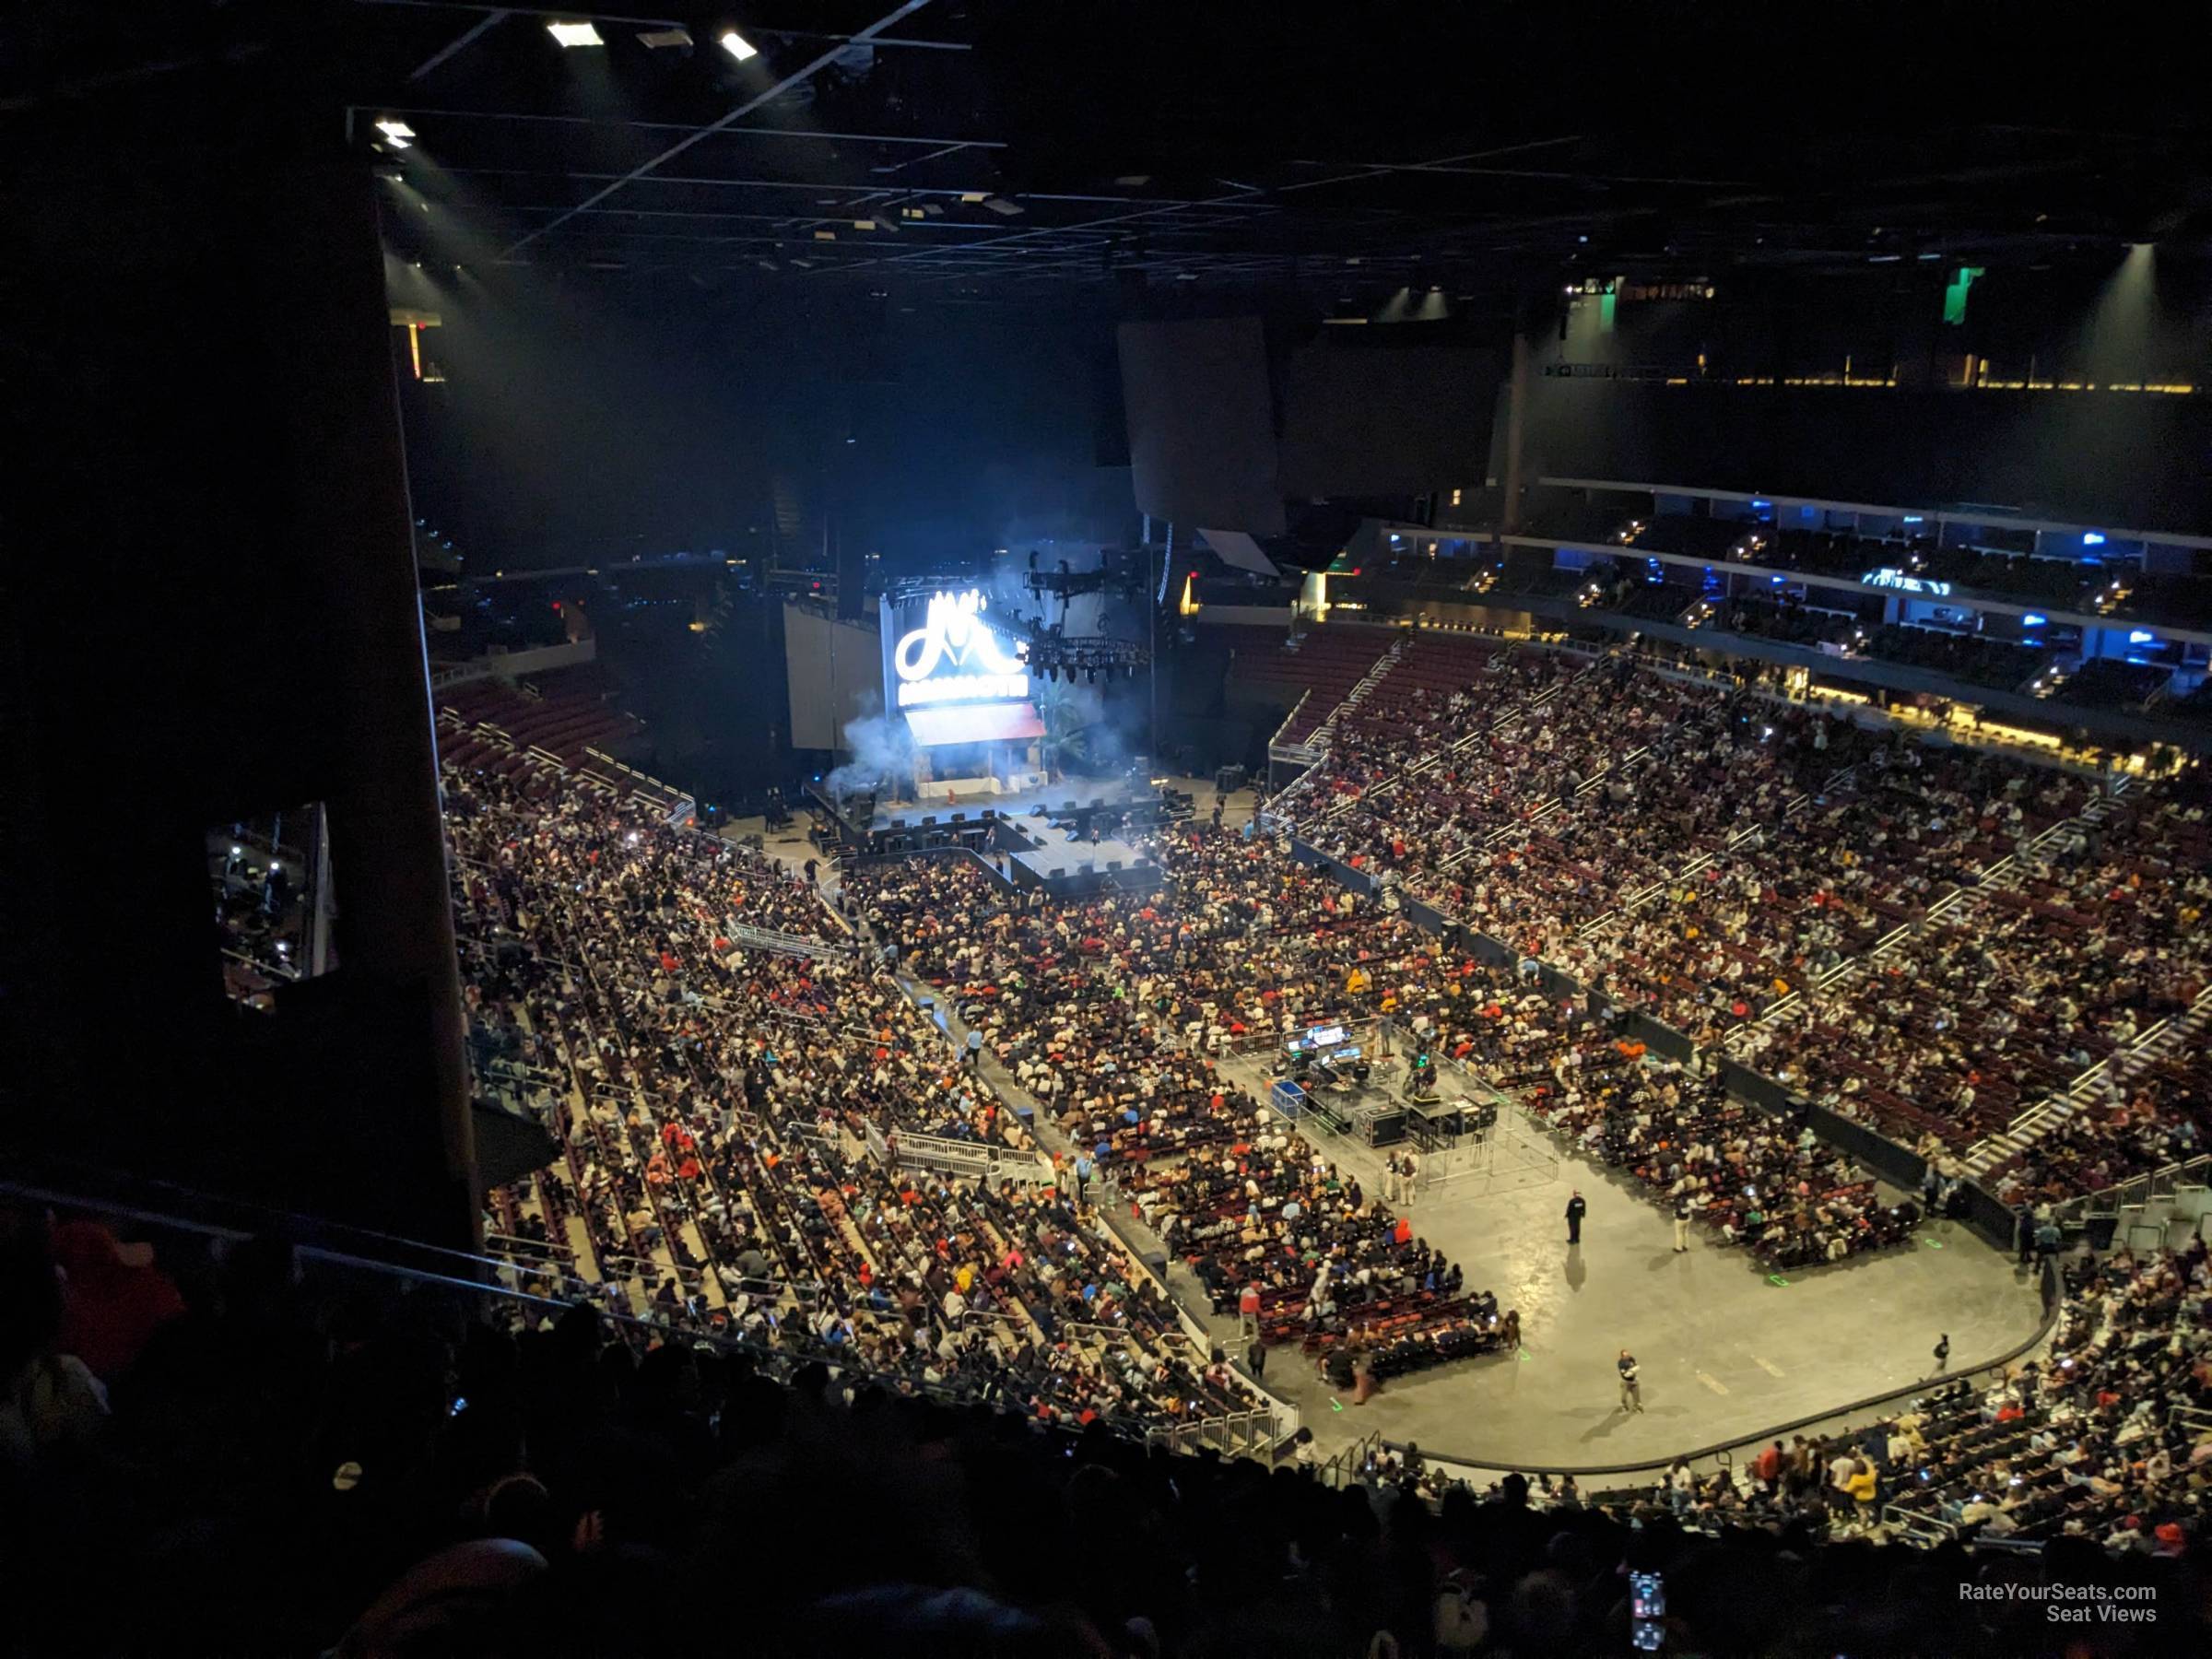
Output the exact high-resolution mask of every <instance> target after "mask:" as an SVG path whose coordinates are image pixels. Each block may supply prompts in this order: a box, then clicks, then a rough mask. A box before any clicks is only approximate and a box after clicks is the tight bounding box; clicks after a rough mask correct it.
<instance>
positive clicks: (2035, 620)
mask: <svg viewBox="0 0 2212 1659" xmlns="http://www.w3.org/2000/svg"><path fill="white" fill-rule="evenodd" d="M2050 620H2051V618H2048V617H2039V616H2037V615H2036V614H2035V613H2034V612H2033V611H2030V612H2029V613H2028V614H2027V615H2026V616H2024V617H2022V618H2020V626H2021V627H2022V628H2041V626H2042V625H2043V624H2044V623H2046V622H2048V621H2050Z"/></svg>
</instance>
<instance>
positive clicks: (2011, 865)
mask: <svg viewBox="0 0 2212 1659" xmlns="http://www.w3.org/2000/svg"><path fill="white" fill-rule="evenodd" d="M1848 775H1849V774H1848V772H1838V773H1837V774H1836V776H1835V777H1834V778H1831V779H1830V780H1829V782H1828V783H1827V784H1824V785H1823V786H1822V788H1823V791H1824V792H1825V791H1826V790H1827V789H1829V788H1831V787H1833V786H1834V784H1835V783H1836V782H1839V781H1841V779H1842V778H1844V777H1846V776H1848ZM2123 783H2124V780H2123ZM2117 793H2118V792H2117V791H2115V792H2114V793H2113V794H2100V795H2099V796H2098V797H2097V798H2096V799H2095V800H2093V801H2091V802H2090V803H2089V804H2088V806H2085V807H2083V808H2082V810H2081V811H2080V812H2079V813H2077V814H2076V815H2075V816H2074V817H2073V818H2062V819H2060V820H2059V821H2058V822H2057V823H2055V824H2053V825H2052V826H2051V827H2050V828H2049V829H2048V830H2044V831H2043V832H2042V833H2041V835H2038V836H2037V837H2036V838H2035V839H2034V840H2033V841H2030V842H2029V843H2028V847H2027V850H2026V851H2027V858H2029V859H2032V858H2036V857H2039V856H2040V855H2041V854H2042V853H2045V852H2047V851H2048V850H2049V849H2051V848H2052V847H2053V846H2055V845H2057V843H2058V841H2059V839H2060V838H2061V837H2063V836H2066V835H2071V834H2079V833H2084V832H2086V831H2087V830H2089V829H2091V828H2092V827H2094V826H2095V825H2096V824H2097V823H2098V822H2100V820H2101V819H2102V818H2105V817H2106V815H2108V814H2109V813H2110V812H2111V811H2112V807H2113V805H2114V803H2115V801H2116V799H2117ZM2028 869H2029V865H2028V862H2027V860H2026V859H2024V858H2023V857H2022V856H2021V854H2019V853H2006V855H2005V856H2004V857H2003V858H2000V859H1996V860H1994V862H1992V863H1991V864H1989V865H1985V866H1984V867H1983V868H1982V869H1981V870H1979V871H1977V872H1976V873H1975V875H1974V877H1973V879H1972V880H1971V881H1967V882H1962V883H1960V884H1959V886H1958V887H1955V888H1952V889H1951V890H1950V891H1949V892H1947V893H1946V894H1944V895H1943V897H1942V898H1940V899H1938V900H1935V902H1934V903H1933V904H1931V905H1929V906H1928V908H1927V910H1926V911H1925V912H1923V913H1922V915H1921V918H1920V920H1919V921H1917V922H1902V923H1900V924H1898V925H1897V926H1895V927H1893V928H1891V929H1890V930H1889V931H1888V933H1886V934H1883V935H1881V936H1880V937H1879V938H1877V939H1876V940H1875V942H1874V943H1873V944H1871V945H1869V946H1868V947H1866V948H1865V950H1862V951H1860V952H1859V953H1858V954H1857V955H1856V956H1853V957H1852V958H1850V959H1848V960H1845V961H1841V962H1839V963H1837V964H1836V966H1834V967H1833V968H1831V969H1830V970H1829V971H1827V972H1826V973H1820V974H1816V975H1814V976H1813V977H1812V978H1811V979H1810V980H1809V981H1808V982H1806V985H1805V986H1804V987H1803V988H1801V989H1799V990H1796V991H1793V992H1791V993H1790V994H1788V995H1787V996H1784V997H1781V998H1778V999H1777V1000H1776V1001H1775V1002H1773V1003H1771V1004H1770V1005H1769V1006H1767V1007H1766V1008H1764V1009H1762V1010H1761V1011H1760V1013H1759V1018H1757V1019H1754V1020H1747V1021H1746V1022H1745V1023H1744V1024H1742V1025H1739V1026H1737V1027H1735V1029H1734V1030H1731V1031H1730V1032H1729V1033H1728V1034H1727V1036H1726V1038H1724V1042H1725V1044H1726V1045H1727V1046H1728V1047H1729V1048H1731V1049H1735V1048H1737V1047H1740V1046H1741V1045H1742V1044H1743V1043H1744V1042H1745V1041H1747V1040H1748V1038H1749V1037H1750V1034H1751V1033H1752V1032H1753V1031H1755V1030H1758V1029H1759V1027H1761V1026H1765V1025H1771V1024H1773V1023H1775V1022H1776V1021H1778V1020H1783V1019H1787V1018H1792V1017H1794V1015H1795V1014H1796V1013H1797V1012H1798V1011H1799V1010H1800V1009H1801V1008H1803V1007H1804V1006H1805V1003H1806V999H1807V998H1808V997H1810V998H1813V999H1815V1000H1818V999H1819V998H1821V997H1824V996H1827V995H1829V994H1830V993H1832V992H1834V991H1835V990H1837V989H1838V988H1839V987H1841V985H1843V984H1844V983H1846V982H1849V981H1850V980H1852V979H1854V978H1856V977H1858V976H1859V975H1861V974H1864V973H1867V972H1869V971H1872V970H1873V968H1874V966H1875V964H1876V963H1877V962H1879V961H1881V960H1882V959H1884V958H1886V957H1887V956H1888V954H1889V953H1890V952H1891V951H1893V950H1895V949H1896V948H1897V947H1899V946H1900V945H1901V944H1903V943H1904V942H1905V941H1906V940H1907V939H1910V938H1912V937H1914V936H1915V935H1919V934H1923V933H1925V932H1926V931H1927V929H1928V927H1929V926H1930V924H1934V923H1937V922H1941V921H1943V920H1945V919H1946V918H1947V917H1948V916H1950V915H1951V914H1952V913H1953V912H1956V911H1958V910H1959V909H1960V908H1962V907H1963V906H1964V905H1965V904H1966V903H1967V901H1968V900H1971V899H1973V898H1975V897H1977V896H1979V895H1981V894H1983V893H2002V892H2009V891H2011V890H2012V889H2013V888H2016V887H2018V885H2019V884H2020V881H2021V880H2022V878H2023V877H2025V876H2026V875H2027V873H2028Z"/></svg>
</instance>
